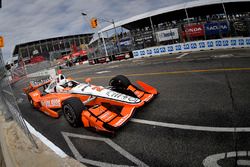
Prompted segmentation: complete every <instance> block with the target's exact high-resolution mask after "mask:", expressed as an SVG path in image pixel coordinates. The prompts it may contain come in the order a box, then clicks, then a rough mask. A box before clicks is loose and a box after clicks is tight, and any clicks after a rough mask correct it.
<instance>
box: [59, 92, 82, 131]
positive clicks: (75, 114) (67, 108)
mask: <svg viewBox="0 0 250 167" xmlns="http://www.w3.org/2000/svg"><path fill="white" fill-rule="evenodd" d="M84 109H86V108H85V106H84V105H83V103H82V101H81V100H80V99H78V98H75V97H72V98H69V99H67V100H65V101H64V102H63V106H62V110H63V114H64V117H65V118H66V120H67V121H68V123H69V124H70V125H71V126H73V127H79V126H81V125H83V123H82V119H81V118H82V111H83V110H84Z"/></svg>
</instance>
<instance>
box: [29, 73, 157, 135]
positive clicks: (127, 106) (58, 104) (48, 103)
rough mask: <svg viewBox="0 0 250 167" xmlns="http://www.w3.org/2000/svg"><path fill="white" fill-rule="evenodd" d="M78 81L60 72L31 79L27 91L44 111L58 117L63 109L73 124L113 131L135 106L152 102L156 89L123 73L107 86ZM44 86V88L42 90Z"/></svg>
mask: <svg viewBox="0 0 250 167" xmlns="http://www.w3.org/2000/svg"><path fill="white" fill-rule="evenodd" d="M90 82H91V79H90V78H88V79H86V83H79V82H77V81H74V80H72V79H70V78H65V76H64V75H62V74H59V75H57V76H56V77H55V78H53V79H45V80H40V81H31V82H30V84H29V86H28V87H27V88H24V92H25V93H26V94H27V96H28V99H29V102H30V103H31V105H33V106H34V107H35V108H36V109H38V110H40V111H42V112H44V113H45V114H47V115H49V116H51V117H54V118H58V117H59V116H60V114H59V113H60V111H62V112H63V114H64V116H65V118H66V120H67V121H68V122H69V124H70V125H71V126H73V127H78V126H82V124H83V126H84V127H86V128H87V127H89V128H94V129H95V130H96V131H104V132H111V133H113V132H114V131H115V130H116V129H117V128H119V127H121V126H122V125H124V124H125V123H126V121H128V120H129V118H131V117H132V115H133V113H134V111H135V109H136V108H139V107H141V106H143V105H144V104H145V103H147V102H149V101H150V100H151V99H152V98H153V97H154V96H155V95H157V94H158V92H157V90H156V89H155V88H153V87H152V86H150V85H148V84H146V83H144V82H142V81H137V84H138V85H139V86H140V87H141V88H142V89H139V88H137V87H136V86H135V85H133V84H131V82H130V81H129V79H128V78H127V77H125V76H123V75H118V76H116V77H114V78H112V79H111V80H110V82H109V86H108V87H102V86H95V85H91V84H90ZM42 88H43V89H42Z"/></svg>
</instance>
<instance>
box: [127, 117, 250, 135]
mask: <svg viewBox="0 0 250 167" xmlns="http://www.w3.org/2000/svg"><path fill="white" fill-rule="evenodd" d="M131 122H135V123H140V124H146V125H153V126H160V127H165V128H174V129H184V130H195V131H207V132H230V133H232V132H250V127H238V128H233V127H232V128H231V127H208V126H193V125H180V124H173V123H164V122H156V121H148V120H142V119H135V118H133V119H131Z"/></svg>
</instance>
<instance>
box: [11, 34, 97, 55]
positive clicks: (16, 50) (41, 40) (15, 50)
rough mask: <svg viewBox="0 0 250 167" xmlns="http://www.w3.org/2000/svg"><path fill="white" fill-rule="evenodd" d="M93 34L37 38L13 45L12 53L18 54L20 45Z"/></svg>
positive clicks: (91, 35)
mask: <svg viewBox="0 0 250 167" xmlns="http://www.w3.org/2000/svg"><path fill="white" fill-rule="evenodd" d="M93 35H94V33H86V34H76V35H66V36H59V37H52V38H47V39H40V40H37V41H32V42H26V43H22V44H17V45H16V46H15V48H14V52H13V55H15V54H18V49H19V47H22V46H27V45H33V44H39V43H40V42H43V41H53V40H57V39H59V40H62V39H67V38H73V37H78V36H90V37H91V38H92V37H93Z"/></svg>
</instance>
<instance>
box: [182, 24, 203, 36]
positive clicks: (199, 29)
mask: <svg viewBox="0 0 250 167" xmlns="http://www.w3.org/2000/svg"><path fill="white" fill-rule="evenodd" d="M183 35H184V36H187V35H188V36H189V37H200V36H204V26H203V24H197V25H186V26H185V27H184V33H183Z"/></svg>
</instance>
